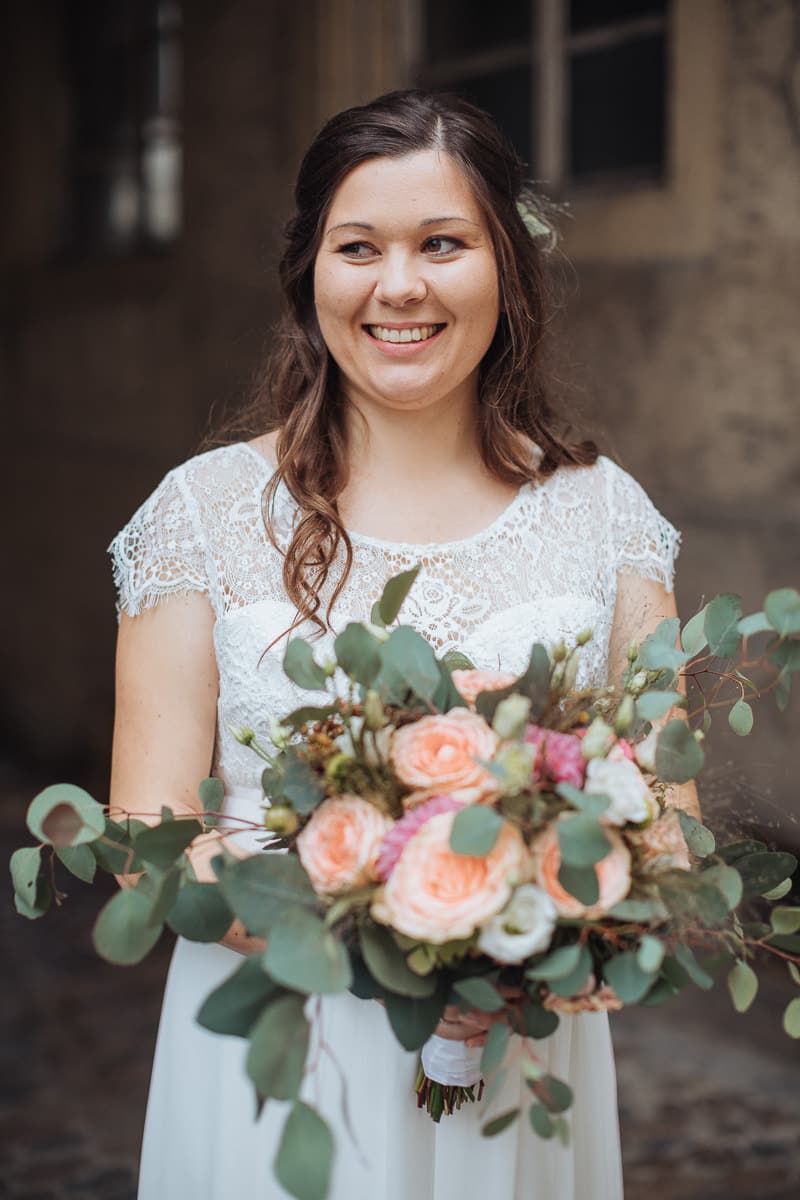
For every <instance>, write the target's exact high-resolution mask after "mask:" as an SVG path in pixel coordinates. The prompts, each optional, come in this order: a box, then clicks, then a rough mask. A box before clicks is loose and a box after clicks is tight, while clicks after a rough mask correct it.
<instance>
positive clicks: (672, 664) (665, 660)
mask: <svg viewBox="0 0 800 1200" xmlns="http://www.w3.org/2000/svg"><path fill="white" fill-rule="evenodd" d="M679 630H680V621H679V620H678V618H677V617H665V618H664V620H663V621H660V622H659V624H658V625H657V626H656V628H655V629H654V630H653V632H652V633H651V634H650V635H649V637H646V638H645V639H644V641H643V642H642V644H641V646H640V647H639V665H640V666H642V667H646V668H647V670H648V671H670V672H671V673H672V674H674V673H675V672H676V671H679V670H680V668H681V667H682V666H683V665H684V663H685V662H686V661H687V659H688V657H689V656H688V654H686V653H685V651H683V650H679V649H678V648H677V645H676V643H677V641H678V631H679Z"/></svg>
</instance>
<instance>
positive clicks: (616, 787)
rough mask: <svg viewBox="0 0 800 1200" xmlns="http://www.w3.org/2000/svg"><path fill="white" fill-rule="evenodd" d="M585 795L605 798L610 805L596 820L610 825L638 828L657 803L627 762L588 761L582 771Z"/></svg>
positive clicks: (638, 771)
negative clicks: (584, 778)
mask: <svg viewBox="0 0 800 1200" xmlns="http://www.w3.org/2000/svg"><path fill="white" fill-rule="evenodd" d="M586 791H587V792H595V793H599V794H601V795H603V796H608V798H609V800H610V801H611V803H610V805H609V806H608V808H607V809H606V811H605V812H604V813H603V814H602V815H601V817H600V819H601V821H607V822H608V823H609V824H611V825H625V824H626V823H627V822H628V821H633V822H634V823H636V824H639V823H640V822H641V821H648V820H651V819H652V818H653V817H654V816H655V815H656V813H657V812H658V801H657V800H656V798H655V796H654V795H653V793H652V792H651V791H650V788H649V787H648V786H647V784H646V782H645V780H644V779H643V778H642V773H641V771H640V770H639V768H638V767H637V766H636V763H634V762H631V760H630V759H629V758H624V757H622V756H620V758H619V759H616V760H614V759H609V758H593V759H591V760H590V761H589V763H588V765H587V767H586Z"/></svg>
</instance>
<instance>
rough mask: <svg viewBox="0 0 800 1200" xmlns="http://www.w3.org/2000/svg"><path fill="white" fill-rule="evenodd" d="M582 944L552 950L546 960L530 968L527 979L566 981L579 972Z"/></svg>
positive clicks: (542, 959) (574, 943)
mask: <svg viewBox="0 0 800 1200" xmlns="http://www.w3.org/2000/svg"><path fill="white" fill-rule="evenodd" d="M581 950H582V947H581V944H580V942H573V943H572V945H570V946H559V947H558V949H557V950H551V951H550V953H549V954H546V955H545V956H544V958H541V959H539V961H538V962H536V963H534V964H533V965H532V966H530V967H528V969H527V971H526V972H525V976H526V978H527V979H546V980H547V981H548V983H551V984H552V982H553V980H556V979H566V978H567V976H569V975H572V974H573V972H574V971H576V970H577V968H578V964H579V962H580V958H581Z"/></svg>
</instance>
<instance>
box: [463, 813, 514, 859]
mask: <svg viewBox="0 0 800 1200" xmlns="http://www.w3.org/2000/svg"><path fill="white" fill-rule="evenodd" d="M502 827H503V818H502V817H501V816H500V814H499V813H497V812H495V810H494V809H493V808H487V807H486V806H485V805H483V804H473V805H469V806H468V807H466V808H462V809H460V811H459V812H457V813H456V817H455V820H454V821H453V828H452V829H451V831H450V849H451V850H452V851H453V853H454V854H465V855H468V856H471V857H476V858H483V857H484V855H486V854H488V853H489V852H490V851H491V850H492V849H493V848H494V845H495V843H496V841H497V838H498V836H499V834H500V830H501V829H502Z"/></svg>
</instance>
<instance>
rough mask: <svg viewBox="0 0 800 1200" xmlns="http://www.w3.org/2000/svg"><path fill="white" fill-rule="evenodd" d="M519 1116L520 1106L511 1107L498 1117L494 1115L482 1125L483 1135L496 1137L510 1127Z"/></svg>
mask: <svg viewBox="0 0 800 1200" xmlns="http://www.w3.org/2000/svg"><path fill="white" fill-rule="evenodd" d="M518 1116H519V1109H518V1108H510V1109H508V1111H507V1112H504V1113H500V1115H499V1116H498V1117H493V1118H492V1120H491V1121H487V1122H486V1124H485V1125H482V1126H481V1137H486V1138H490V1137H496V1136H497V1134H498V1133H502V1132H503V1130H504V1129H508V1127H509V1126H510V1125H513V1124H514V1122H515V1121H516V1119H517V1117H518Z"/></svg>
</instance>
